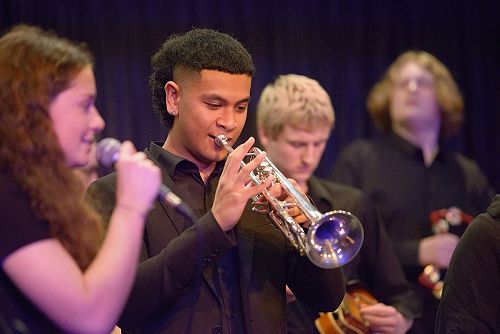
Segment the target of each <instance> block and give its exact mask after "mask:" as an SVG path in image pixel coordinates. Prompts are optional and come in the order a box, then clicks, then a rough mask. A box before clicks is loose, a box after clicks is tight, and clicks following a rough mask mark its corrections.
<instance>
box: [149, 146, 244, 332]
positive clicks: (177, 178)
mask: <svg viewBox="0 0 500 334" xmlns="http://www.w3.org/2000/svg"><path fill="white" fill-rule="evenodd" d="M146 152H148V153H149V154H151V156H153V157H154V159H155V160H156V161H158V163H159V164H160V167H161V169H162V171H163V172H167V173H168V174H169V175H170V177H171V178H172V180H173V181H174V184H173V185H172V191H174V192H175V193H176V194H177V196H179V197H180V198H182V199H183V200H184V202H186V203H189V205H190V207H191V209H192V210H193V212H194V214H195V215H196V216H198V217H201V216H202V215H204V214H205V213H207V212H208V211H209V210H210V208H211V207H212V205H213V202H214V197H215V190H216V189H217V182H218V179H219V176H220V173H221V172H222V169H223V167H224V161H219V162H217V164H216V167H215V169H214V171H213V172H212V173H211V174H210V176H209V177H208V179H207V180H206V182H204V181H203V179H202V178H201V175H200V173H199V169H198V167H197V166H196V165H195V164H194V163H192V162H191V161H188V160H185V159H182V158H180V157H178V156H176V155H174V154H172V153H170V152H168V151H166V150H164V149H163V148H162V147H161V143H159V142H156V143H154V142H153V143H151V146H150V149H149V150H146ZM186 223H190V222H189V221H186ZM190 226H191V225H185V226H184V228H188V227H190ZM227 236H228V237H229V238H230V239H231V240H232V241H233V242H234V244H235V245H236V239H235V235H234V231H233V230H231V231H229V232H227ZM237 261H238V258H237V256H236V247H234V248H232V249H231V250H230V251H229V252H228V253H226V254H225V255H223V256H222V257H221V258H220V259H218V260H217V261H216V262H215V263H216V265H215V266H212V267H210V268H208V269H207V270H210V271H211V277H212V279H213V281H214V286H215V287H216V288H217V294H218V297H219V298H220V300H221V302H222V309H223V313H224V318H223V332H224V333H243V332H244V331H245V329H244V318H243V312H242V306H241V298H240V287H239V278H238V270H237V267H238V266H237Z"/></svg>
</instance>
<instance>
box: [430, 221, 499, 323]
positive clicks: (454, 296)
mask: <svg viewBox="0 0 500 334" xmlns="http://www.w3.org/2000/svg"><path fill="white" fill-rule="evenodd" d="M499 245H500V221H498V220H493V219H492V218H491V216H488V215H487V214H482V215H480V216H478V217H477V218H476V219H475V220H474V222H473V223H472V224H471V226H469V228H468V229H467V230H466V231H465V233H464V234H463V235H462V237H461V238H460V241H459V243H458V246H457V248H456V249H455V252H454V253H453V256H452V259H451V262H450V267H449V268H448V272H447V273H446V277H445V281H444V289H443V295H442V297H441V302H440V304H439V311H438V315H437V322H436V332H437V333H500V321H499V319H498V311H499V310H500V289H499V288H498V286H499V282H500V269H499V268H500V266H499V259H500V246H499Z"/></svg>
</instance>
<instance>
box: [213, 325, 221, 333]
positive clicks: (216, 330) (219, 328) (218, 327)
mask: <svg viewBox="0 0 500 334" xmlns="http://www.w3.org/2000/svg"><path fill="white" fill-rule="evenodd" d="M212 334H222V326H220V325H216V326H214V327H212Z"/></svg>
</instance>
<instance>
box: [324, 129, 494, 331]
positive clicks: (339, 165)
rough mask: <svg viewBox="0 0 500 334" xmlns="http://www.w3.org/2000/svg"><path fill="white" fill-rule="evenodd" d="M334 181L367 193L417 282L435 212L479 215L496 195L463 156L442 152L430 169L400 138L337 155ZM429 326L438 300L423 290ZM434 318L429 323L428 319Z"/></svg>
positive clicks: (365, 144)
mask: <svg viewBox="0 0 500 334" xmlns="http://www.w3.org/2000/svg"><path fill="white" fill-rule="evenodd" d="M332 179H333V180H335V181H338V182H343V183H346V184H349V185H352V186H354V187H357V188H359V189H361V190H363V191H364V192H365V193H366V194H367V195H368V196H369V197H370V199H371V200H372V202H373V203H374V204H375V206H376V207H377V209H378V211H379V213H380V215H381V219H382V222H383V223H384V224H385V227H386V229H387V232H388V235H389V237H390V239H391V240H392V242H393V245H394V246H395V248H396V252H397V254H398V256H399V259H400V260H401V263H402V265H403V268H404V270H405V273H406V275H407V278H408V280H409V281H410V282H413V283H415V284H416V285H418V283H417V279H418V275H419V274H420V273H421V271H422V269H423V268H422V267H421V266H420V265H419V263H418V247H419V242H420V240H421V239H422V238H425V237H427V236H430V235H432V234H433V232H432V229H431V223H430V219H429V215H430V213H431V212H432V211H433V210H437V209H443V208H449V207H451V206H456V207H458V208H460V209H462V210H463V211H464V212H466V213H468V214H470V215H472V216H475V215H477V214H478V213H480V212H483V211H484V210H485V209H486V207H487V206H488V204H489V203H490V201H491V198H492V197H493V195H494V191H493V189H492V188H491V187H490V186H489V184H488V181H487V180H486V177H485V176H484V175H483V173H482V172H481V171H480V169H479V168H478V166H477V164H476V163H475V162H473V161H472V160H470V159H467V158H465V157H464V156H463V155H461V154H458V153H453V152H446V151H440V152H439V153H438V155H437V156H436V158H435V160H434V162H433V163H432V165H431V166H426V165H425V164H424V159H423V154H422V151H421V150H420V149H419V148H417V147H416V146H414V145H412V144H410V143H409V142H407V141H405V140H403V139H402V138H400V137H398V136H396V135H395V134H391V135H387V136H382V137H380V138H377V139H374V140H373V141H367V140H357V141H355V142H354V143H352V144H351V145H349V146H348V147H346V148H345V149H344V150H343V151H342V152H341V153H340V155H339V158H338V159H337V161H336V163H335V165H334V168H333V171H332ZM421 293H422V294H423V296H424V298H425V299H426V309H427V310H428V313H429V317H430V318H428V319H426V320H423V322H425V323H431V325H430V327H429V328H432V329H431V331H432V330H433V325H432V323H433V321H434V320H433V318H434V316H435V312H436V310H437V300H435V298H434V297H433V296H432V294H431V292H430V290H428V289H426V290H424V289H421ZM429 319H431V321H429Z"/></svg>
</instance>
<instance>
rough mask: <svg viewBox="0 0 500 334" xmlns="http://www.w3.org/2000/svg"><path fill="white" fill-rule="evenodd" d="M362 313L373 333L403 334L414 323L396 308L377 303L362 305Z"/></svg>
mask: <svg viewBox="0 0 500 334" xmlns="http://www.w3.org/2000/svg"><path fill="white" fill-rule="evenodd" d="M360 312H361V315H362V316H363V318H364V320H366V321H367V322H368V324H369V328H370V332H372V333H387V334H403V333H406V331H408V329H410V327H411V325H412V323H413V321H412V320H408V319H406V318H405V317H404V316H403V315H402V314H401V313H399V312H398V310H397V309H396V308H395V307H394V306H390V305H385V304H382V303H376V304H374V305H361V306H360Z"/></svg>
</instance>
